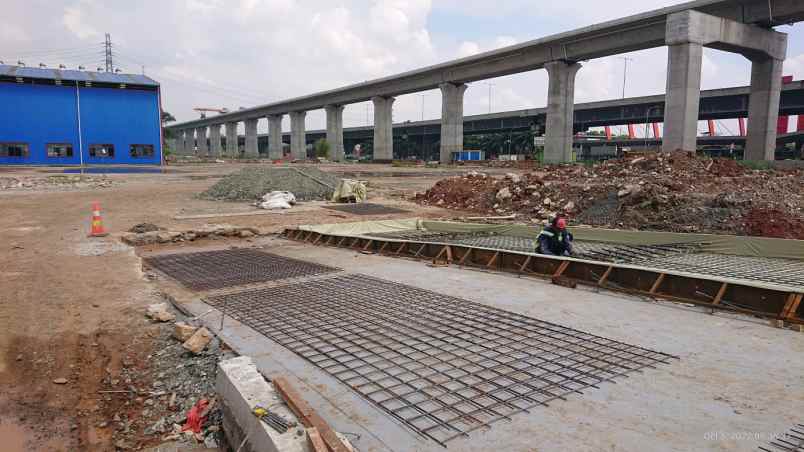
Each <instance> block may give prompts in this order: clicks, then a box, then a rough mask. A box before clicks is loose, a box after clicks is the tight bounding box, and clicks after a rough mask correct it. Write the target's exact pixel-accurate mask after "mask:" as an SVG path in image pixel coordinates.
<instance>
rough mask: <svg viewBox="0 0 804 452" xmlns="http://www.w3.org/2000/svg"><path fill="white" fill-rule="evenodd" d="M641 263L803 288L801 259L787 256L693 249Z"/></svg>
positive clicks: (803, 274)
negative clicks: (737, 254) (683, 253)
mask: <svg viewBox="0 0 804 452" xmlns="http://www.w3.org/2000/svg"><path fill="white" fill-rule="evenodd" d="M641 265H643V266H646V267H654V268H661V269H668V270H676V271H683V272H687V273H698V274H704V275H712V276H719V277H724V278H732V279H743V280H748V281H759V282H766V283H773V284H781V285H785V286H794V287H801V288H804V262H802V261H794V260H788V259H770V258H765V257H747V256H730V255H726V254H714V253H697V254H686V255H674V256H665V257H662V258H658V259H651V260H646V261H644V262H642V263H641Z"/></svg>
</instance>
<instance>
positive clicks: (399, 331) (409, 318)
mask: <svg viewBox="0 0 804 452" xmlns="http://www.w3.org/2000/svg"><path fill="white" fill-rule="evenodd" d="M206 302H207V303H208V304H210V305H211V306H214V307H216V308H218V309H220V310H222V311H223V312H224V313H225V314H226V315H229V316H231V317H232V318H234V319H236V320H238V321H240V322H243V323H245V324H246V325H248V326H250V327H251V328H253V329H255V330H256V331H258V332H260V333H262V334H264V335H265V336H267V337H269V338H270V339H272V340H274V341H276V342H278V343H279V344H281V345H282V346H284V347H286V348H288V349H289V350H291V351H292V352H294V353H296V354H297V355H299V356H301V357H302V358H304V359H306V360H307V361H309V362H311V363H312V364H314V365H316V366H318V367H319V368H321V369H323V370H324V371H326V372H328V373H329V374H330V375H332V376H333V377H335V378H337V379H338V380H339V381H341V382H342V383H344V384H346V385H347V386H348V387H350V388H351V389H353V390H354V391H356V392H357V393H359V394H360V395H361V396H363V397H364V398H366V399H367V400H368V401H370V402H372V403H373V404H375V405H376V406H378V407H379V408H381V409H382V410H383V411H385V412H386V413H388V414H389V415H391V416H392V417H393V418H395V419H396V420H398V421H400V422H402V423H403V424H404V425H407V426H408V427H410V428H411V429H412V430H414V431H415V432H417V433H419V434H421V435H424V436H425V437H428V438H431V439H433V440H434V441H436V442H438V443H439V444H441V445H442V446H446V443H447V442H448V441H450V440H452V439H455V438H458V437H462V436H468V433H470V432H472V431H474V430H476V429H479V428H483V427H489V426H490V424H492V423H493V422H496V421H499V420H501V419H509V420H510V418H511V416H513V415H515V414H517V413H520V412H527V411H528V410H529V409H530V408H532V407H535V406H542V405H545V406H546V405H547V404H548V403H549V402H551V401H554V400H558V399H562V400H563V399H565V397H566V396H567V395H569V394H573V393H581V392H582V391H583V390H584V389H586V388H590V387H593V388H597V387H598V385H599V384H600V383H603V382H606V381H611V380H613V379H615V378H618V377H624V376H626V375H627V374H629V373H632V372H639V371H641V370H642V369H644V368H646V367H654V365H657V364H660V363H668V362H669V360H670V359H671V358H675V357H673V356H671V355H668V354H665V353H661V352H656V351H652V350H649V349H646V348H642V347H637V346H632V345H628V344H625V343H622V342H617V341H614V340H610V339H606V338H602V337H599V336H595V335H592V334H588V333H584V332H581V331H577V330H574V329H571V328H567V327H564V326H561V325H557V324H553V323H549V322H545V321H541V320H538V319H534V318H531V317H526V316H523V315H520V314H515V313H511V312H507V311H503V310H501V309H497V308H493V307H490V306H485V305H482V304H479V303H474V302H470V301H467V300H462V299H458V298H454V297H450V296H446V295H442V294H438V293H435V292H431V291H428V290H424V289H419V288H416V287H411V286H407V285H403V284H398V283H393V282H389V281H385V280H381V279H376V278H372V277H368V276H364V275H344V276H337V277H332V278H322V279H318V280H315V281H307V282H304V283H299V284H288V285H282V286H279V287H273V288H270V289H255V290H247V291H242V292H238V293H234V294H228V295H220V296H214V297H209V298H207V299H206Z"/></svg>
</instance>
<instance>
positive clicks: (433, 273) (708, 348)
mask: <svg viewBox="0 0 804 452" xmlns="http://www.w3.org/2000/svg"><path fill="white" fill-rule="evenodd" d="M266 245H267V246H268V250H269V251H270V252H273V253H276V254H280V255H284V256H288V257H294V258H299V259H305V260H309V261H312V262H318V263H321V264H327V265H332V266H339V267H342V268H346V269H347V270H348V271H350V272H354V273H363V274H367V275H371V276H375V277H379V278H384V279H388V280H391V281H397V282H402V283H405V284H410V285H413V286H417V287H421V288H424V289H428V290H432V291H435V292H440V293H443V294H447V295H452V296H456V297H460V298H466V299H469V300H473V301H476V302H480V303H485V304H488V305H491V306H495V307H499V308H503V309H507V310H510V311H513V312H518V313H521V314H525V315H529V316H532V317H536V318H539V319H542V320H546V321H551V322H555V323H558V324H561V325H565V326H569V327H572V328H577V329H580V330H583V331H588V332H590V333H594V334H597V335H601V336H604V337H609V338H612V339H616V340H619V341H623V342H627V343H630V344H634V345H639V346H643V347H647V348H651V349H655V350H658V351H663V352H666V353H670V354H674V355H678V356H680V358H681V359H680V360H678V361H675V362H673V363H672V364H670V365H667V366H660V367H659V368H657V369H649V370H647V371H645V372H644V373H642V374H635V375H632V376H630V377H629V378H627V379H621V380H618V381H617V383H616V384H604V385H602V386H601V388H600V389H590V390H587V391H586V392H585V393H584V394H582V395H576V396H571V397H569V398H568V400H567V401H563V402H554V403H552V404H551V405H550V406H549V407H541V408H534V409H532V410H531V412H530V413H522V414H520V415H516V416H514V417H513V420H512V421H511V422H510V423H505V422H499V423H496V424H494V425H493V426H492V427H491V429H489V430H486V431H477V432H474V433H472V434H471V435H470V436H469V438H466V439H458V440H454V441H451V442H449V443H448V450H455V451H458V450H460V451H481V450H482V451H486V450H500V451H503V450H505V451H509V450H510V451H563V450H572V451H600V450H608V451H633V450H640V451H690V450H711V451H719V450H724V451H725V450H746V451H748V450H756V448H757V446H759V445H762V444H765V443H766V442H767V440H769V439H770V438H771V436H772V435H774V434H776V433H781V432H784V431H786V430H787V429H788V428H789V427H790V426H792V425H793V424H794V423H796V422H801V419H802V407H804V391H802V390H801V388H804V360H801V359H800V356H801V353H802V352H803V351H804V334H801V333H795V332H792V331H790V330H782V329H776V328H771V327H770V326H768V324H767V323H766V322H764V321H758V320H755V319H751V318H749V317H744V316H737V315H733V314H722V313H718V314H714V315H711V314H708V313H706V312H705V311H704V310H701V309H699V308H692V307H687V306H682V305H677V304H670V303H655V302H652V303H648V302H644V301H641V300H639V299H636V298H629V297H624V296H622V295H618V294H617V295H616V294H610V293H596V292H593V291H590V290H581V289H575V290H573V289H567V288H563V287H558V286H554V285H551V284H549V283H547V282H545V281H543V280H538V279H530V278H518V277H516V276H513V275H510V274H501V273H488V272H480V271H475V270H469V269H461V268H458V267H443V268H431V267H427V266H425V265H424V264H423V263H421V262H416V261H410V260H404V259H394V258H388V257H382V256H376V255H365V254H361V253H355V252H353V251H348V250H343V249H334V248H323V247H313V246H309V245H303V244H298V243H293V242H288V241H284V240H281V239H275V240H268V241H266ZM178 301H179V302H183V303H185V307H186V308H187V309H189V310H191V311H193V312H195V313H197V314H200V313H203V312H206V311H208V310H209V307H208V306H206V305H205V304H203V303H202V302H200V301H199V300H197V299H192V298H184V299H181V298H179V300H178ZM400 302H404V300H400ZM203 319H204V321H205V322H207V324H208V326H210V327H212V328H213V329H215V330H217V329H218V327H219V325H220V323H219V322H220V317H219V316H217V312H214V313H212V314H209V315H206V316H205V317H204V318H203ZM222 335H223V337H224V339H225V340H226V341H227V342H229V343H230V345H231V346H232V347H233V348H235V350H236V351H238V352H239V353H242V354H247V355H249V356H252V358H253V359H254V361H255V363H256V364H257V366H258V367H259V369H260V371H261V372H263V373H264V374H266V375H268V376H271V375H280V374H282V375H287V376H289V377H290V379H291V381H292V383H293V384H295V385H297V387H299V391H300V392H301V393H302V394H303V395H304V397H306V398H307V399H308V401H309V402H310V403H311V404H312V405H313V407H314V408H316V409H317V410H319V411H320V413H321V415H322V416H323V417H324V418H325V419H327V420H328V421H329V422H330V423H331V424H332V425H333V427H335V428H336V429H338V430H340V431H345V432H352V433H356V434H358V435H360V438H359V439H356V437H350V439H352V440H353V443H354V444H355V446H356V447H357V448H358V449H359V450H365V451H371V450H394V451H403V450H417V451H438V450H443V448H442V447H440V446H438V445H437V444H435V443H434V442H432V441H429V440H426V439H423V438H421V437H419V436H417V435H416V434H415V433H413V432H411V431H410V430H408V429H406V428H404V427H403V426H401V425H399V424H398V423H396V422H394V421H393V420H392V419H391V418H390V417H388V416H386V415H385V414H384V413H382V412H381V411H380V410H379V409H377V408H374V407H373V406H371V405H370V404H369V403H368V402H367V401H365V400H364V399H362V398H361V397H360V396H358V395H356V394H355V393H354V392H352V391H351V390H350V389H348V388H346V387H345V386H343V385H341V384H340V383H338V382H337V381H336V380H334V379H333V378H332V377H330V376H328V375H327V374H326V373H325V372H323V371H321V370H319V369H317V368H315V367H314V366H312V365H311V364H309V363H307V362H306V361H304V360H303V359H302V358H300V357H298V356H296V355H295V354H293V353H291V352H289V351H288V350H286V349H284V348H282V347H280V346H278V345H276V344H275V343H273V342H272V341H270V340H268V339H267V338H265V337H264V336H262V335H260V334H258V333H256V332H254V331H253V330H251V329H250V328H247V327H245V326H243V325H240V324H238V323H237V322H235V321H233V320H231V319H227V320H226V321H225V323H224V329H223V332H222Z"/></svg>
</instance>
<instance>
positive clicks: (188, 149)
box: [181, 129, 195, 155]
mask: <svg viewBox="0 0 804 452" xmlns="http://www.w3.org/2000/svg"><path fill="white" fill-rule="evenodd" d="M181 147H182V150H181V152H182V154H183V155H193V154H195V149H194V147H195V129H187V130H185V131H184V133H183V134H182V145H181Z"/></svg>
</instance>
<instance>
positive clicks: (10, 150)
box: [0, 143, 29, 159]
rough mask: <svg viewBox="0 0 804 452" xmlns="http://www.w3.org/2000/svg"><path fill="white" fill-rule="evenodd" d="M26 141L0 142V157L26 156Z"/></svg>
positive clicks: (27, 153)
mask: <svg viewBox="0 0 804 452" xmlns="http://www.w3.org/2000/svg"><path fill="white" fill-rule="evenodd" d="M28 155H29V152H28V143H0V157H13V158H23V159H25V158H28Z"/></svg>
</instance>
